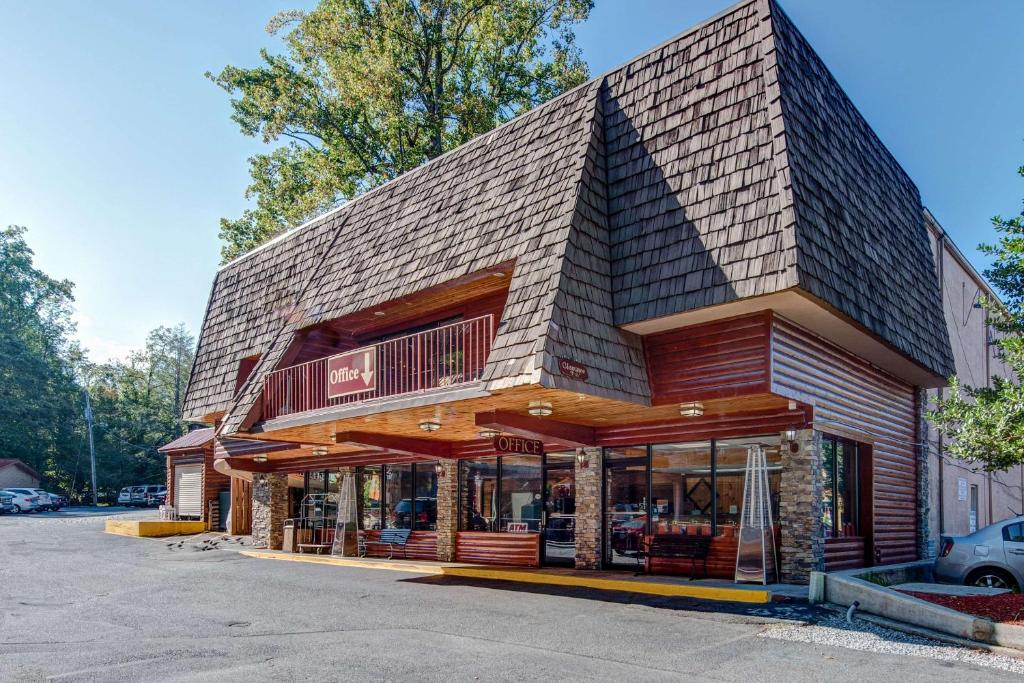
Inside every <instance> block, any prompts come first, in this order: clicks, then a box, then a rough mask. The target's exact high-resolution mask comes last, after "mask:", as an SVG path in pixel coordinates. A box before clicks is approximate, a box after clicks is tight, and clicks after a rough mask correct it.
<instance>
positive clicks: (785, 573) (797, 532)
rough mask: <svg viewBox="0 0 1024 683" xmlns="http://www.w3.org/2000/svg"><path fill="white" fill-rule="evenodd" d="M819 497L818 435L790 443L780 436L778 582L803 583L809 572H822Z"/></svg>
mask: <svg viewBox="0 0 1024 683" xmlns="http://www.w3.org/2000/svg"><path fill="white" fill-rule="evenodd" d="M821 494H822V480H821V433H820V432H816V431H814V430H813V429H804V430H800V431H797V432H796V438H795V439H793V441H787V440H786V438H785V434H783V439H782V476H781V481H780V484H779V527H780V531H781V534H780V536H781V538H780V542H779V555H780V557H781V567H780V574H781V579H782V580H783V581H785V582H787V583H807V582H808V581H809V580H810V573H811V571H813V570H821V569H823V568H824V564H825V539H824V537H823V534H822V528H821Z"/></svg>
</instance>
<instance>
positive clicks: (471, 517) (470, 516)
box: [459, 458, 498, 531]
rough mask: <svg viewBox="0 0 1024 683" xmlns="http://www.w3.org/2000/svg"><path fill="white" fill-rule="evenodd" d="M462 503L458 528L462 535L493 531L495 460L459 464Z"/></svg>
mask: <svg viewBox="0 0 1024 683" xmlns="http://www.w3.org/2000/svg"><path fill="white" fill-rule="evenodd" d="M459 472H460V475H461V477H462V478H461V480H460V486H459V488H460V489H461V492H462V500H461V501H459V510H460V512H461V514H460V519H459V527H460V528H461V529H462V530H463V531H495V530H496V527H497V524H496V521H497V519H498V499H497V495H498V459H497V458H486V459H482V460H463V461H461V462H460V463H459Z"/></svg>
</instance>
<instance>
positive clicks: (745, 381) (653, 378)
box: [644, 311, 771, 405]
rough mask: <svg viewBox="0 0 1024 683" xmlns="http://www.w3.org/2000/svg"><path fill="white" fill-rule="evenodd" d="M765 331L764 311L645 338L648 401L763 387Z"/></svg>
mask: <svg viewBox="0 0 1024 683" xmlns="http://www.w3.org/2000/svg"><path fill="white" fill-rule="evenodd" d="M770 336H771V313H770V311H764V312H761V313H754V314H751V315H744V316H739V317H735V318H727V319H725V320H716V321H714V322H710V323H705V324H702V325H691V326H689V327H683V328H680V329H678V330H671V331H669V332H662V333H659V334H654V335H650V336H649V337H645V338H644V353H645V355H646V357H647V368H648V379H649V380H650V386H651V402H652V403H653V404H654V405H667V404H670V403H679V402H680V401H701V400H706V399H711V398H728V397H731V396H744V395H748V394H757V393H764V392H767V391H768V385H769V381H768V379H769V360H770V357H769V339H770Z"/></svg>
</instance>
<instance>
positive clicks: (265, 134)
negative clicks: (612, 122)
mask: <svg viewBox="0 0 1024 683" xmlns="http://www.w3.org/2000/svg"><path fill="white" fill-rule="evenodd" d="M591 7H592V0H322V2H321V3H320V4H319V5H318V6H317V8H316V9H314V10H312V11H310V12H298V11H291V12H284V13H281V14H278V15H277V16H275V17H274V18H273V19H272V20H271V21H270V23H269V25H268V27H267V30H268V31H269V32H270V33H271V34H277V33H279V32H286V33H285V34H284V45H285V50H284V52H283V54H271V53H270V52H268V51H265V50H264V51H263V52H262V53H261V55H260V57H261V60H262V63H261V64H260V65H259V66H257V67H254V68H241V67H235V66H228V67H225V68H224V69H223V70H222V71H221V72H220V73H219V74H217V75H212V74H207V76H208V77H209V78H211V79H212V80H213V81H214V82H215V83H217V84H218V85H219V86H221V87H222V88H224V89H225V90H226V91H227V92H229V93H230V94H231V95H232V100H231V104H232V107H233V110H234V115H233V116H232V118H233V120H234V121H235V122H236V123H238V125H239V126H240V128H241V130H242V132H243V133H245V134H246V135H250V136H254V137H261V138H262V139H263V141H264V142H267V143H272V142H277V141H283V142H285V143H286V144H285V145H284V146H282V147H278V148H276V149H274V150H273V151H272V152H270V153H269V154H257V155H255V156H254V157H252V158H250V160H249V167H250V168H249V171H250V175H251V178H252V183H251V184H250V185H249V187H248V189H247V193H246V194H247V196H248V197H250V198H252V197H255V198H256V205H255V208H253V209H251V210H247V211H245V212H244V214H243V215H242V217H241V218H238V219H236V220H230V219H222V220H221V232H220V236H221V239H222V240H223V242H224V244H223V247H222V250H221V255H222V257H223V258H224V260H230V259H231V258H234V257H235V256H237V255H239V254H241V253H244V252H245V251H247V250H249V249H251V248H253V247H255V246H257V245H259V244H261V243H262V242H264V241H266V240H267V239H269V238H270V237H272V236H274V235H275V234H277V233H280V232H281V231H283V230H285V229H287V228H289V227H291V226H294V225H297V224H299V223H301V222H303V221H305V220H307V219H309V218H310V217H312V216H314V215H315V214H317V213H320V212H322V211H324V210H326V209H329V208H331V207H333V206H336V205H337V204H339V203H340V202H342V201H344V200H346V199H350V198H352V197H353V196H355V195H357V194H360V193H362V192H365V191H366V190H368V189H370V188H373V187H375V186H377V185H380V184H381V183H383V182H386V181H387V180H390V179H391V178H394V177H396V176H398V175H400V174H401V173H403V172H405V171H408V170H409V169H412V168H415V167H416V166H418V165H420V164H422V163H423V162H425V161H427V160H429V159H433V158H434V157H437V156H439V155H440V154H442V153H444V152H445V151H447V150H449V149H452V148H453V147H456V146H458V145H460V144H462V143H464V142H466V141H468V140H470V139H472V138H474V137H476V136H478V135H480V134H482V133H485V132H487V131H489V130H491V129H492V128H493V127H494V126H496V125H497V124H500V123H502V122H504V121H507V120H509V119H511V118H513V117H515V116H516V115H517V114H519V113H521V112H523V111H525V110H527V109H529V108H531V107H533V106H535V105H537V104H539V103H541V102H544V101H546V100H548V99H550V98H551V97H553V96H555V95H558V94H559V93H561V92H564V91H565V90H567V89H570V88H572V87H574V86H576V85H578V84H580V83H582V82H584V81H585V80H586V78H587V68H586V65H585V64H584V62H583V60H582V58H581V56H580V52H579V49H578V47H577V46H576V45H575V37H574V35H573V26H574V25H575V24H577V23H579V22H581V21H584V20H585V19H586V18H587V16H588V15H589V12H590V9H591Z"/></svg>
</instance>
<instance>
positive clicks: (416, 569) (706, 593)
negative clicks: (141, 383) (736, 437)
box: [239, 550, 772, 604]
mask: <svg viewBox="0 0 1024 683" xmlns="http://www.w3.org/2000/svg"><path fill="white" fill-rule="evenodd" d="M239 554H241V555H245V556H246V557H255V558H259V559H263V560H285V561H288V562H308V563H311V564H329V565H334V566H339V567H357V568H361V569H386V570H388V571H397V572H409V573H413V574H442V575H444V576H458V577H462V578H471V579H487V580H491V581H512V582H516V583H532V584H540V585H548V586H573V587H578V588H593V589H596V590H606V591H617V592H620V593H621V592H625V593H642V594H645V595H660V596H665V597H685V598H700V599H702V600H719V601H726V602H746V603H754V604H764V603H767V602H771V599H772V593H771V591H770V590H762V589H745V588H729V587H728V586H701V585H693V584H690V585H687V584H682V583H661V582H656V581H627V580H619V579H605V578H600V577H596V576H594V577H591V576H586V575H585V574H584V573H583V572H580V573H577V574H569V575H567V574H556V573H548V572H545V571H544V570H531V569H501V568H491V567H484V566H472V567H451V566H444V565H437V564H415V563H408V562H407V563H399V562H396V561H394V560H368V559H363V558H356V557H331V556H329V555H307V554H298V553H277V552H261V551H259V550H242V551H240V552H239Z"/></svg>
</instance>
